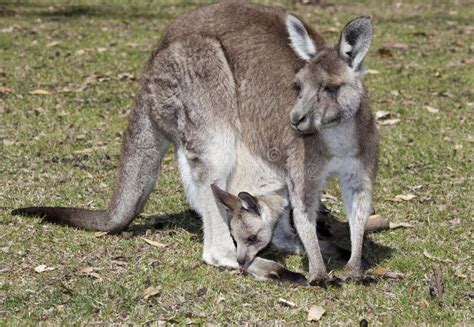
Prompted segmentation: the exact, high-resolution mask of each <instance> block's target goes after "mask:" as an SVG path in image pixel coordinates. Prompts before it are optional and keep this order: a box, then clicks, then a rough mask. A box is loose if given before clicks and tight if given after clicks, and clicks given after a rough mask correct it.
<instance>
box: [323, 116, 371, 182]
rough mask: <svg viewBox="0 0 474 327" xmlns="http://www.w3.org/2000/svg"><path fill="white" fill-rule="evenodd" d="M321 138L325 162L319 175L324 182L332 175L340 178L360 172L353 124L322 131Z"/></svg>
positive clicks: (357, 146) (360, 163) (356, 139)
mask: <svg viewBox="0 0 474 327" xmlns="http://www.w3.org/2000/svg"><path fill="white" fill-rule="evenodd" d="M321 136H322V141H323V142H324V144H325V146H326V149H327V153H326V156H327V161H326V164H325V165H324V167H323V169H322V174H321V175H322V177H323V179H324V180H326V179H327V178H328V177H331V176H334V175H337V176H339V177H340V176H342V175H344V174H347V173H349V174H353V173H354V172H356V171H360V169H361V168H362V162H361V160H360V157H359V152H360V151H359V140H358V138H357V133H356V130H355V124H354V122H348V123H343V124H340V125H338V126H336V127H334V128H329V129H327V130H323V131H322V132H321Z"/></svg>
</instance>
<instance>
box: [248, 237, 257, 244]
mask: <svg viewBox="0 0 474 327" xmlns="http://www.w3.org/2000/svg"><path fill="white" fill-rule="evenodd" d="M255 242H257V235H252V236H249V238H247V243H249V244H254V243H255Z"/></svg>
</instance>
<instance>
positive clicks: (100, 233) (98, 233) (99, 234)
mask: <svg viewBox="0 0 474 327" xmlns="http://www.w3.org/2000/svg"><path fill="white" fill-rule="evenodd" d="M107 234H108V232H95V233H94V236H95V237H102V236H104V235H107Z"/></svg>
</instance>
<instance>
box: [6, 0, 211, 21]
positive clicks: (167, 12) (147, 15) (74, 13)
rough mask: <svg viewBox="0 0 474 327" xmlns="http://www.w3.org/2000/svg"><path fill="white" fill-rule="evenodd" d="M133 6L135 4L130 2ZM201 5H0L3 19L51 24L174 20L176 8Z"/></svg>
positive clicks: (185, 3) (28, 3)
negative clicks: (32, 19) (30, 19)
mask: <svg viewBox="0 0 474 327" xmlns="http://www.w3.org/2000/svg"><path fill="white" fill-rule="evenodd" d="M130 3H132V2H130ZM200 4H202V3H200V2H198V1H186V2H178V3H162V4H160V5H156V4H154V5H153V6H151V5H142V6H137V5H133V4H129V5H126V6H124V5H122V6H120V5H114V4H112V3H106V2H104V3H103V4H101V5H88V4H87V5H86V4H77V2H76V4H67V3H58V2H53V1H51V2H47V1H45V2H36V3H35V2H24V1H0V17H8V16H16V17H21V16H25V17H43V18H46V19H52V20H62V19H72V18H81V17H89V18H117V19H120V18H143V19H171V18H174V17H176V8H183V9H184V8H189V7H195V6H198V5H200Z"/></svg>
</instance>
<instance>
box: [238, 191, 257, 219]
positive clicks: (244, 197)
mask: <svg viewBox="0 0 474 327" xmlns="http://www.w3.org/2000/svg"><path fill="white" fill-rule="evenodd" d="M239 199H240V205H241V206H242V208H244V209H245V210H248V211H251V212H253V213H255V214H256V215H259V216H260V206H259V205H258V200H257V198H255V197H254V196H253V195H251V194H249V193H247V192H240V193H239Z"/></svg>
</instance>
